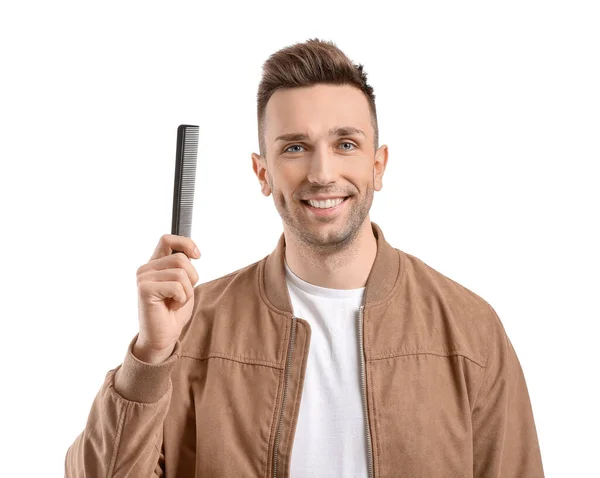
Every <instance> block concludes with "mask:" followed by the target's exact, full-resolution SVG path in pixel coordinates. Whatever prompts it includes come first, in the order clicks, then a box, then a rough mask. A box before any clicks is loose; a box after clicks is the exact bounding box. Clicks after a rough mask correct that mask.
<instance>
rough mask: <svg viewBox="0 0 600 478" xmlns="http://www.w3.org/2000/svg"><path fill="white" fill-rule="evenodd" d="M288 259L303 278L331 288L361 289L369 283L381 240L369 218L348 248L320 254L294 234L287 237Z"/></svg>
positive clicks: (286, 249)
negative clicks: (378, 242)
mask: <svg viewBox="0 0 600 478" xmlns="http://www.w3.org/2000/svg"><path fill="white" fill-rule="evenodd" d="M285 242H286V244H285V260H286V263H287V265H288V267H289V268H290V269H291V270H292V272H293V273H294V274H296V275H297V276H298V277H300V279H302V280H304V281H306V282H308V283H310V284H313V285H316V286H319V287H326V288H328V289H359V288H361V287H364V286H365V284H366V283H367V278H368V277H369V273H370V272H371V268H372V266H373V262H374V261H375V256H376V255H377V239H376V238H375V236H374V234H373V229H372V228H371V221H370V220H366V221H365V223H364V224H363V226H362V227H361V230H360V231H359V232H358V234H357V235H356V237H355V240H354V241H352V242H351V243H350V244H348V246H347V247H346V248H344V249H341V250H337V251H335V252H328V253H326V254H325V253H319V252H318V251H317V250H315V248H314V247H310V245H307V244H305V243H303V242H299V241H298V240H297V238H295V237H294V236H292V235H291V234H286V236H285Z"/></svg>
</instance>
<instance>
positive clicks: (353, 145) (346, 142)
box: [340, 141, 356, 151]
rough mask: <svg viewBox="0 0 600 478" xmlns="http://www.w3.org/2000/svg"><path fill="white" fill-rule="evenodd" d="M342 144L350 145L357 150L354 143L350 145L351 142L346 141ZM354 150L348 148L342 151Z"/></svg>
mask: <svg viewBox="0 0 600 478" xmlns="http://www.w3.org/2000/svg"><path fill="white" fill-rule="evenodd" d="M340 144H349V145H350V146H352V147H353V148H356V145H355V144H354V143H350V142H349V141H344V142H343V143H340ZM353 148H350V149H348V148H342V149H345V150H346V151H352V149H353Z"/></svg>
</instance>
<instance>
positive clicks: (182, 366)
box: [65, 222, 544, 478]
mask: <svg viewBox="0 0 600 478" xmlns="http://www.w3.org/2000/svg"><path fill="white" fill-rule="evenodd" d="M371 224H372V228H373V232H374V234H375V236H376V238H377V256H376V258H375V262H374V263H373V267H372V269H371V272H370V275H369V278H368V281H367V283H366V290H365V295H364V302H363V305H362V306H361V309H360V313H359V330H361V331H362V334H361V333H359V343H360V347H361V356H362V357H363V359H364V360H363V363H362V366H361V370H362V373H361V382H362V390H363V394H364V396H363V400H364V401H363V403H364V408H365V410H364V411H365V432H366V433H367V443H368V448H369V450H368V460H369V468H370V473H371V476H373V477H408V478H413V477H414V478H430V477H431V478H433V477H436V478H451V477H457V478H458V477H460V478H467V477H476V478H484V477H485V478H541V477H543V476H544V472H543V469H542V460H541V454H540V449H539V445H538V439H537V433H536V428H535V424H534V418H533V413H532V409H531V404H530V399H529V395H528V391H527V386H526V383H525V378H524V375H523V371H522V369H521V366H520V363H519V360H518V358H517V355H516V353H515V350H514V349H513V346H512V344H511V342H510V340H509V339H508V337H507V335H506V332H505V330H504V327H503V325H502V323H501V322H500V319H499V318H498V316H497V315H496V313H495V311H494V310H493V309H492V307H491V306H490V305H489V304H488V303H487V302H486V301H485V300H483V299H482V298H481V297H479V296H478V295H476V294H475V293H473V292H471V291H470V290H469V289H467V288H465V287H463V286H461V285H460V284H458V283H456V282H454V281H453V280H451V279H449V278H447V277H445V276H444V275H442V274H441V273H439V272H437V271H436V270H434V269H432V268H431V267H429V266H428V265H427V264H425V263H424V262H422V261H421V260H419V259H417V258H416V257H414V256H411V255H410V254H407V253H405V252H402V251H400V250H399V249H396V248H393V247H392V246H391V245H390V244H389V243H388V242H387V241H386V240H385V239H384V236H383V233H382V231H381V229H380V228H379V226H378V225H377V224H375V223H373V222H371ZM284 248H285V237H284V235H283V234H282V235H281V237H280V239H279V242H278V244H277V247H276V248H275V250H274V251H273V253H271V254H270V255H268V256H266V257H265V258H263V259H262V260H260V261H258V262H256V263H254V264H251V265H249V266H247V267H245V268H243V269H240V270H238V271H235V272H233V273H231V274H228V275H226V276H224V277H221V278H219V279H215V280H213V281H210V282H207V283H204V284H200V285H197V286H196V287H195V288H194V292H195V307H194V311H193V316H192V319H191V320H190V321H189V323H188V324H187V325H186V326H185V328H184V329H183V331H182V334H181V337H180V340H179V341H178V343H177V345H176V347H175V350H174V352H173V354H172V356H171V357H170V358H169V359H168V360H167V361H166V362H164V363H162V364H157V365H151V364H146V363H144V362H141V361H139V360H137V359H136V358H135V357H134V356H133V355H132V353H131V350H132V346H133V344H134V343H135V340H136V338H137V336H136V337H134V339H133V340H132V342H131V344H130V345H129V349H128V352H127V354H126V356H125V359H124V361H123V364H122V365H119V366H118V367H116V368H115V369H113V370H110V371H109V372H108V374H107V375H106V379H105V381H104V384H103V385H102V387H101V389H100V391H99V392H98V394H97V396H96V398H95V400H94V402H93V405H92V408H91V411H90V414H89V417H88V421H87V424H86V427H85V429H84V431H83V432H82V433H81V435H79V436H78V437H77V439H76V440H75V442H74V443H73V444H72V445H71V447H70V448H69V450H68V451H67V455H66V461H65V469H66V476H67V477H69V478H70V477H73V478H75V477H102V478H105V477H106V478H108V477H143V478H147V477H167V478H176V477H177V478H179V477H197V478H199V477H236V478H237V477H289V473H290V472H289V470H290V456H291V450H292V446H293V443H294V432H295V429H296V424H297V419H298V409H299V405H300V400H301V399H302V385H303V381H304V371H305V367H306V359H307V355H308V348H309V345H310V334H311V331H310V326H309V324H308V323H307V322H306V321H305V320H303V319H302V318H300V317H295V316H294V314H293V311H292V306H291V302H290V299H289V296H288V292H287V285H286V280H285V269H284ZM119 369H120V372H119V374H118V375H117V380H115V374H116V371H117V370H119Z"/></svg>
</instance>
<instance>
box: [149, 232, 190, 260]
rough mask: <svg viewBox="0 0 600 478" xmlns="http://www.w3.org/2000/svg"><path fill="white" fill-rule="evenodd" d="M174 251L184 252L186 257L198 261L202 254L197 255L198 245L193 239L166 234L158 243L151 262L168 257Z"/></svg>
mask: <svg viewBox="0 0 600 478" xmlns="http://www.w3.org/2000/svg"><path fill="white" fill-rule="evenodd" d="M174 251H177V252H183V253H184V254H185V255H186V256H188V257H191V258H194V259H198V258H199V257H200V252H199V251H198V253H196V243H195V242H194V241H192V239H191V238H189V237H185V236H178V235H176V234H164V235H163V236H162V237H161V238H160V240H159V241H158V245H157V246H156V249H155V250H154V254H152V257H151V258H150V260H154V259H160V258H161V257H164V256H168V255H170V254H172V253H173V252H174Z"/></svg>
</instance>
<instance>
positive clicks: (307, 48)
mask: <svg viewBox="0 0 600 478" xmlns="http://www.w3.org/2000/svg"><path fill="white" fill-rule="evenodd" d="M318 83H326V84H334V85H353V86H356V87H357V88H358V89H360V90H361V91H362V92H363V93H364V95H365V96H366V98H367V100H368V102H369V109H370V110H371V124H372V126H373V130H374V131H375V137H374V141H373V143H374V147H375V149H377V148H378V147H379V145H378V143H379V130H378V127H377V110H376V109H375V94H374V93H373V88H372V87H371V86H369V85H368V84H367V74H366V73H365V72H363V65H361V64H358V65H356V64H355V63H353V62H352V61H351V60H350V59H349V58H348V57H347V56H346V55H345V54H344V52H342V51H341V50H340V49H339V48H338V47H337V46H336V45H335V43H333V42H331V41H322V40H319V39H317V38H314V39H309V40H307V41H306V42H304V43H296V44H294V45H291V46H287V47H285V48H282V49H281V50H279V51H277V52H275V53H273V54H272V55H271V56H270V57H269V58H268V59H267V61H265V63H264V64H263V74H262V78H261V81H260V84H259V86H258V94H257V103H258V144H259V148H260V155H261V156H262V157H263V158H265V157H266V154H267V148H266V144H265V141H264V130H265V124H264V122H265V111H266V108H267V102H268V101H269V98H271V95H272V94H273V93H275V91H276V90H278V89H280V88H297V87H301V86H312V85H315V84H318Z"/></svg>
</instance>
